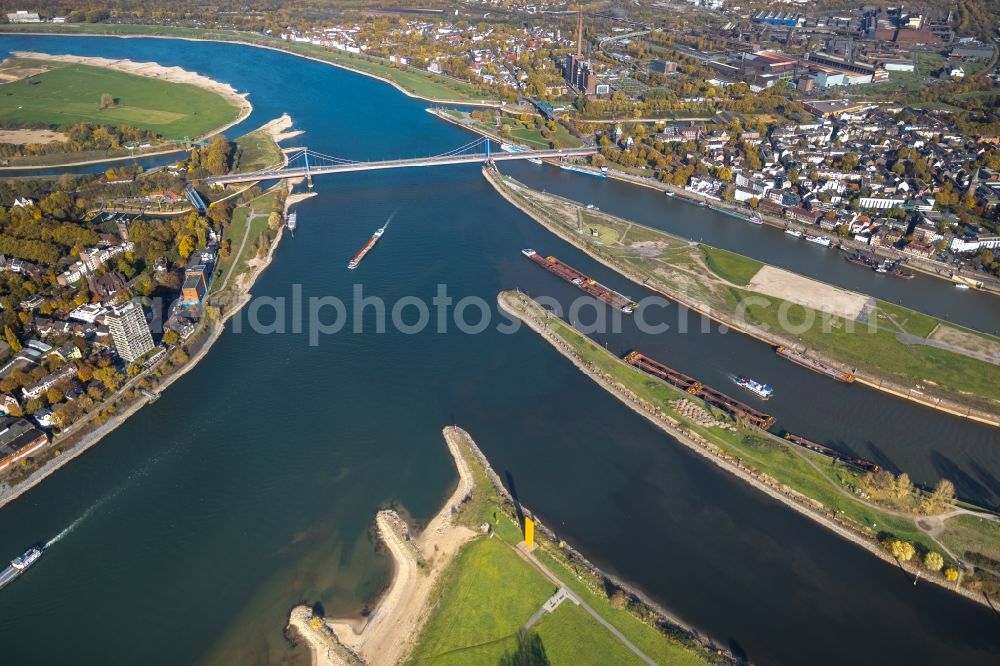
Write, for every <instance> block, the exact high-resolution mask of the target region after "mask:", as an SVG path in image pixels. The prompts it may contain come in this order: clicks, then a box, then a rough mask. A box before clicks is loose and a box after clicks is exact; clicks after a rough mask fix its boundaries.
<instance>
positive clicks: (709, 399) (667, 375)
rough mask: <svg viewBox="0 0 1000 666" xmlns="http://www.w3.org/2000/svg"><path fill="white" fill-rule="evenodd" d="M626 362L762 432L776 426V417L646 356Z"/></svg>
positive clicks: (635, 355)
mask: <svg viewBox="0 0 1000 666" xmlns="http://www.w3.org/2000/svg"><path fill="white" fill-rule="evenodd" d="M625 362H626V363H628V364H629V365H631V366H634V367H636V368H639V369H640V370H642V371H644V372H647V373H649V374H651V375H653V376H654V377H656V378H658V379H662V380H663V381H665V382H666V383H668V384H670V385H671V386H674V387H676V388H679V389H680V390H682V391H686V392H687V393H690V394H691V395H693V396H695V397H697V398H701V399H702V400H704V401H705V402H706V403H708V404H710V405H712V406H713V407H717V408H719V409H721V410H722V411H724V412H726V413H727V414H729V415H730V416H732V417H733V418H737V419H745V420H746V421H747V422H749V423H751V424H753V425H755V426H757V427H758V428H760V429H761V430H767V429H769V428H770V427H771V426H773V425H774V417H773V416H771V415H770V414H765V413H764V412H761V411H759V410H756V409H754V408H753V407H751V406H749V405H746V404H743V403H742V402H740V401H739V400H736V399H735V398H731V397H729V396H728V395H726V394H725V393H722V392H721V391H716V390H715V389H714V388H712V387H711V386H705V385H704V384H702V383H701V382H699V381H698V380H697V379H694V378H693V377H688V376H687V375H685V374H684V373H682V372H678V371H677V370H674V369H673V368H670V367H668V366H666V365H663V364H662V363H660V362H659V361H657V360H655V359H652V358H650V357H648V356H646V355H645V354H641V353H639V352H637V351H634V352H630V353H629V354H628V355H626V356H625Z"/></svg>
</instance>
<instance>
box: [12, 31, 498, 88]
mask: <svg viewBox="0 0 1000 666" xmlns="http://www.w3.org/2000/svg"><path fill="white" fill-rule="evenodd" d="M2 31H3V32H52V33H57V34H98V35H101V34H103V35H135V36H138V35H153V36H158V37H179V38H184V39H211V40H218V41H224V42H247V43H250V44H258V45H261V46H270V47H272V48H277V49H281V50H283V51H289V52H291V53H297V54H300V55H305V56H309V57H312V58H317V59H319V60H324V61H326V62H331V63H335V64H338V65H343V66H345V67H348V68H351V69H356V70H359V71H362V72H367V73H369V74H373V75H375V76H379V77H382V78H386V79H389V80H390V81H392V82H394V83H396V84H397V85H399V86H400V87H402V88H404V89H405V90H407V91H409V92H411V93H413V94H414V95H418V96H420V97H427V98H429V99H436V100H442V101H456V102H469V101H483V100H490V99H492V98H491V97H490V96H489V95H486V94H484V93H482V92H480V91H479V90H478V89H477V88H476V87H475V86H473V85H471V84H468V83H464V82H462V81H457V80H452V79H448V78H445V77H442V76H437V75H434V74H431V73H430V72H427V71H424V70H420V69H410V68H406V69H399V68H397V67H395V66H393V65H391V64H390V63H389V62H388V61H385V60H381V59H375V58H368V57H366V56H361V55H357V56H355V55H352V54H350V53H344V52H339V51H332V50H330V49H326V48H323V47H321V46H316V45H314V44H299V43H295V42H286V41H283V40H280V39H273V38H269V37H264V36H262V35H259V34H255V33H249V32H236V31H229V30H203V29H200V28H180V27H173V26H156V25H113V24H86V25H80V24H57V25H51V24H50V25H37V24H32V25H23V26H18V25H4V26H3V27H2Z"/></svg>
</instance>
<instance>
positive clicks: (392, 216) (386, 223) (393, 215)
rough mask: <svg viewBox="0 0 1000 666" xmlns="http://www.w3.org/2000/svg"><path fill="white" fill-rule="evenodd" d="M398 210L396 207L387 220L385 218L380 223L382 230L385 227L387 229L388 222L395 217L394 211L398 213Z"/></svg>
mask: <svg viewBox="0 0 1000 666" xmlns="http://www.w3.org/2000/svg"><path fill="white" fill-rule="evenodd" d="M398 212H399V209H398V208H397V209H396V210H394V211H392V214H391V215H389V219H388V220H386V221H385V224H383V225H382V229H383V230H385V229H388V228H389V223H390V222H392V218H394V217H396V213H398Z"/></svg>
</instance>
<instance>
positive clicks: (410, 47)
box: [280, 2, 1000, 284]
mask: <svg viewBox="0 0 1000 666" xmlns="http://www.w3.org/2000/svg"><path fill="white" fill-rule="evenodd" d="M483 4H484V5H490V6H494V5H495V4H496V3H483ZM693 4H696V5H698V6H699V7H701V8H703V9H704V11H701V12H697V13H692V12H687V11H684V10H681V9H676V8H675V7H670V8H669V9H668V8H667V6H666V5H663V8H664V11H663V12H662V14H661V15H660V16H658V17H656V18H653V19H652V20H649V18H648V15H649V12H646V13H645V14H644V16H643V20H638V19H633V18H629V17H627V16H625V15H624V14H623V13H618V15H616V14H615V13H611V14H597V15H593V14H587V13H583V12H581V13H576V12H573V11H572V10H571V9H569V8H568V7H567V6H566V5H565V4H551V5H549V4H546V3H537V4H531V5H521V6H519V7H517V8H516V9H511V8H509V7H508V10H509V11H515V12H516V13H517V15H518V16H519V17H524V18H526V19H527V20H524V21H523V22H521V23H520V24H517V23H514V22H490V21H478V22H474V21H472V20H471V19H458V20H450V19H449V18H448V17H447V14H443V13H432V12H429V11H428V12H427V13H426V15H421V16H419V17H418V18H413V17H411V16H408V15H405V14H400V15H396V16H394V15H391V13H385V12H383V13H378V14H369V15H367V16H365V17H363V18H361V19H358V20H355V21H352V22H350V23H338V24H332V25H322V26H316V27H312V28H310V29H307V30H294V29H291V30H287V31H283V32H282V33H281V35H280V36H281V38H282V39H284V40H290V41H295V42H309V43H312V44H316V45H321V46H324V47H327V48H330V49H333V50H339V51H344V52H348V53H351V54H359V55H362V56H367V57H374V58H382V59H385V60H387V61H388V62H390V63H392V65H393V66H396V67H403V68H420V69H425V70H427V71H428V72H432V73H434V74H439V75H442V76H448V77H453V78H456V79H460V80H463V81H470V82H473V83H477V84H478V85H480V86H481V88H482V90H483V91H488V92H491V93H494V94H497V95H499V96H500V97H501V99H504V100H506V101H507V102H508V103H509V104H508V106H507V107H506V108H505V109H502V110H500V111H497V112H495V114H494V115H495V116H496V124H497V126H498V127H502V126H501V120H503V122H507V120H506V119H507V118H514V117H521V119H522V121H523V119H524V118H523V114H524V112H525V110H527V111H529V112H531V113H537V114H538V116H539V117H540V119H541V120H539V121H538V122H536V126H540V125H541V122H542V121H548V122H549V123H551V124H552V125H553V126H554V125H555V123H558V124H559V125H562V126H564V127H565V128H566V130H567V135H568V134H572V135H574V136H576V137H578V140H579V141H583V142H587V141H596V142H597V143H598V145H600V146H601V147H602V152H601V156H599V157H595V158H594V163H595V165H608V164H610V165H611V166H617V168H619V169H622V170H624V171H625V172H629V173H632V174H633V175H636V176H645V177H648V178H654V179H656V180H658V181H661V182H664V183H667V184H672V185H674V186H677V187H682V188H685V189H686V190H687V191H688V192H689V193H691V194H693V195H695V196H697V197H698V198H700V199H703V200H706V201H713V200H715V201H720V202H724V203H727V204H734V205H738V206H744V207H749V208H753V209H756V210H757V211H758V213H759V214H761V215H765V216H767V215H774V216H777V217H779V218H783V219H788V220H791V221H793V222H795V223H801V224H806V225H810V226H815V227H816V233H817V234H824V233H832V234H833V235H835V236H837V237H840V238H847V239H851V240H853V241H856V242H857V243H863V244H866V245H869V246H871V247H872V248H873V249H875V248H880V249H884V250H894V251H896V255H897V256H898V257H901V258H902V257H906V258H918V259H921V260H926V261H929V262H936V263H935V264H933V265H932V266H931V270H933V271H935V272H939V273H947V274H954V273H956V272H958V273H961V272H962V271H965V273H966V274H969V273H970V272H971V273H972V274H974V275H975V274H977V273H981V274H982V275H976V276H975V277H973V278H970V280H971V281H972V284H979V283H981V282H982V280H981V279H980V277H982V278H985V279H986V280H987V281H989V280H990V278H991V277H992V276H995V275H996V274H997V272H998V271H1000V264H998V262H997V261H996V255H995V250H996V249H997V247H998V246H1000V233H998V231H997V226H996V219H997V201H998V198H997V196H998V188H1000V150H998V141H1000V120H998V119H997V118H996V117H995V114H996V111H995V107H996V105H995V104H994V105H992V106H991V104H990V100H993V99H995V98H996V97H995V95H996V93H995V89H996V88H995V87H996V85H997V83H998V81H1000V74H998V71H997V68H996V49H995V46H994V44H993V42H992V36H991V34H990V31H989V30H988V29H987V30H986V31H985V32H983V30H982V29H981V27H982V26H980V25H979V24H977V23H975V22H974V20H971V19H974V18H975V11H976V9H975V7H970V6H969V4H968V3H961V4H960V6H959V7H957V8H947V9H946V8H940V7H934V6H931V7H926V8H924V7H919V6H913V7H897V8H891V9H886V8H879V7H871V8H865V9H864V10H863V11H844V10H840V11H837V10H829V11H810V12H808V13H806V12H807V9H806V8H805V6H804V5H802V4H801V3H800V5H799V6H798V7H797V8H796V9H795V10H787V11H786V10H776V9H772V8H766V7H763V6H762V7H751V6H750V4H754V3H750V4H748V5H741V6H736V5H735V4H732V5H731V4H730V3H724V2H711V3H693ZM970 11H971V12H972V14H973V16H972V17H971V19H970V16H969V15H968V14H969V12H970ZM653 15H654V16H656V15H655V14H653ZM425 16H426V17H425ZM546 18H548V19H549V20H546ZM532 19H535V20H532ZM566 19H569V21H567V20H566ZM574 19H575V20H574ZM574 23H575V24H576V25H574ZM554 26H558V27H554ZM954 94H959V95H962V96H963V100H962V101H961V102H959V103H958V105H956V104H951V105H949V104H942V103H940V102H939V100H941V99H942V97H943V96H949V95H954ZM966 101H967V103H966ZM636 118H638V119H639V120H635V119H636ZM680 118H684V120H680ZM689 118H692V119H689ZM608 123H611V124H610V125H609V124H608ZM529 124H530V123H526V124H525V126H528V125H529ZM542 137H543V138H546V139H551V140H550V141H549V142H550V143H551V144H552V145H553V146H554V147H555V146H557V145H558V144H559V141H558V140H557V139H555V136H554V133H553V132H552V131H545V128H544V126H543V129H542Z"/></svg>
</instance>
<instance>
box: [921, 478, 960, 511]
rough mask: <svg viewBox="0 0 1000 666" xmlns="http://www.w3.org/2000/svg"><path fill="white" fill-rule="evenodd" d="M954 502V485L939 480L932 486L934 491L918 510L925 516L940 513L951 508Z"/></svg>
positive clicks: (946, 480)
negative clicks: (925, 514)
mask: <svg viewBox="0 0 1000 666" xmlns="http://www.w3.org/2000/svg"><path fill="white" fill-rule="evenodd" d="M954 501H955V484H953V483H952V482H951V481H949V480H948V479H941V480H940V481H938V482H937V485H935V486H934V491H933V492H932V493H931V494H930V495H929V496H928V497H926V498H924V501H923V502H922V503H921V505H920V509H921V510H922V511H923V512H924V513H927V514H932V513H941V512H942V511H945V510H947V509H948V507H950V506H951V504H952V502H954Z"/></svg>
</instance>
